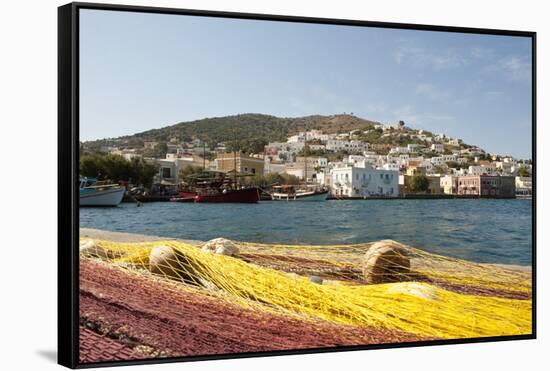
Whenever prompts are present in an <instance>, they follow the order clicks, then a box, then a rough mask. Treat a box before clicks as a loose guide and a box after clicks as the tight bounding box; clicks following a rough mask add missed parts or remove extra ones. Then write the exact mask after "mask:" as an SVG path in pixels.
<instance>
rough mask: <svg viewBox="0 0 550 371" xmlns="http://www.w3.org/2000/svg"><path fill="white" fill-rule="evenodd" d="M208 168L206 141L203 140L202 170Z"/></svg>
mask: <svg viewBox="0 0 550 371" xmlns="http://www.w3.org/2000/svg"><path fill="white" fill-rule="evenodd" d="M205 170H206V142H204V141H203V142H202V171H205Z"/></svg>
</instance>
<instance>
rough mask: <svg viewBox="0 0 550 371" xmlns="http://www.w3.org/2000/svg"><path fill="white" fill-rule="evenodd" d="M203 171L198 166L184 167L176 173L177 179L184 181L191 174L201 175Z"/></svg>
mask: <svg viewBox="0 0 550 371" xmlns="http://www.w3.org/2000/svg"><path fill="white" fill-rule="evenodd" d="M202 171H203V170H202V167H200V166H192V165H189V166H186V167H184V168H183V169H181V170H180V171H179V173H178V178H179V179H185V178H187V177H188V176H189V175H193V174H197V173H201V172H202Z"/></svg>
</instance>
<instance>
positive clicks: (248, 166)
mask: <svg viewBox="0 0 550 371" xmlns="http://www.w3.org/2000/svg"><path fill="white" fill-rule="evenodd" d="M215 162H216V169H217V170H218V171H223V172H225V173H227V172H230V171H235V169H236V170H237V173H241V174H263V173H264V166H265V165H264V158H263V157H261V156H257V157H252V156H247V155H244V154H242V153H237V154H234V153H218V156H217V157H216V160H215Z"/></svg>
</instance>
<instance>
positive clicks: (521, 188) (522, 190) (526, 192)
mask: <svg viewBox="0 0 550 371" xmlns="http://www.w3.org/2000/svg"><path fill="white" fill-rule="evenodd" d="M532 194H533V178H531V177H521V176H517V177H516V195H518V196H531V195H532Z"/></svg>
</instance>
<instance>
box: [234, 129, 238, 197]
mask: <svg viewBox="0 0 550 371" xmlns="http://www.w3.org/2000/svg"><path fill="white" fill-rule="evenodd" d="M233 140H234V142H235V144H234V145H233V171H234V173H233V183H234V184H235V189H237V188H238V187H237V134H235V128H233Z"/></svg>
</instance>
